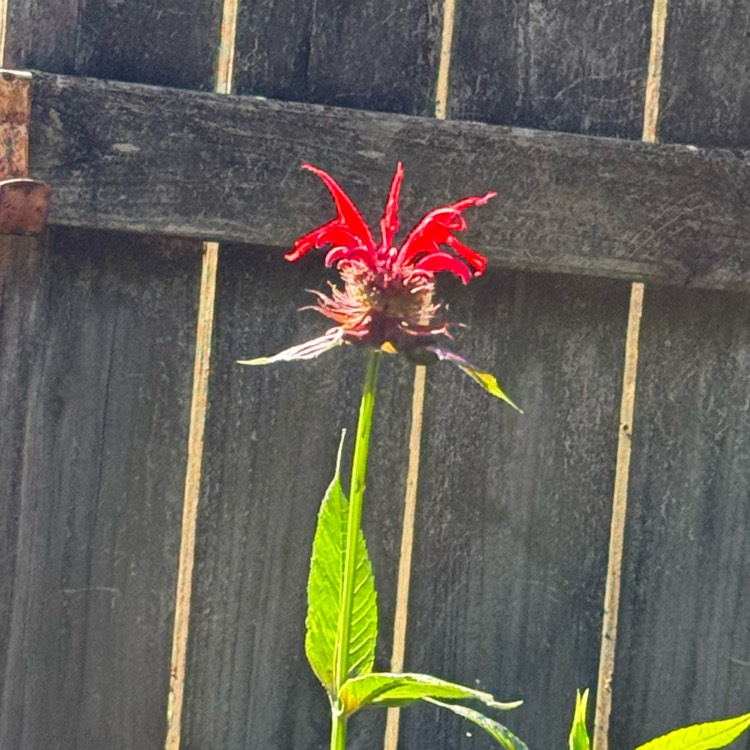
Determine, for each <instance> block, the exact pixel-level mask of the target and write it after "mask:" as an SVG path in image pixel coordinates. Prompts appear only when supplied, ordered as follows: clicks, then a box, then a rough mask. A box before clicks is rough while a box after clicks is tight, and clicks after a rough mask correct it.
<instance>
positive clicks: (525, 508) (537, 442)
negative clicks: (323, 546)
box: [402, 0, 650, 748]
mask: <svg viewBox="0 0 750 750" xmlns="http://www.w3.org/2000/svg"><path fill="white" fill-rule="evenodd" d="M457 14H458V15H457V19H456V31H455V41H454V50H453V57H454V64H453V67H452V70H451V73H450V94H449V97H448V111H449V113H450V115H451V116H452V117H458V118H471V119H480V120H484V121H490V122H499V123H503V124H513V125H521V126H527V127H541V128H546V129H561V130H571V131H573V132H583V133H590V134H599V135H610V136H625V137H633V138H635V137H638V136H639V135H640V125H641V120H642V113H643V89H644V86H645V77H646V69H647V59H648V34H647V30H648V27H649V21H650V17H649V9H648V8H647V7H646V4H645V3H642V2H635V1H634V2H628V3H621V4H618V5H617V7H616V8H613V7H612V6H610V5H607V6H606V9H605V7H604V6H601V5H600V4H596V3H584V4H580V3H579V4H570V3H552V4H546V5H545V7H544V8H542V7H541V6H540V5H539V4H535V3H523V4H520V5H519V4H515V5H511V4H509V3H490V4H488V3H481V2H472V0H467V1H466V2H462V3H459V4H458V8H457ZM479 178H480V175H478V179H479ZM481 179H482V180H483V182H482V187H483V188H484V187H493V188H496V189H497V190H498V191H499V197H498V199H497V200H498V203H499V207H498V209H497V210H502V175H496V176H493V175H481ZM488 181H489V182H488ZM485 183H487V184H485ZM477 221H481V217H477ZM484 284H485V285H486V286H485V287H484V288H483V287H482V286H481V283H480V284H477V285H475V289H474V290H470V291H469V292H468V295H467V296H468V297H472V295H477V297H478V300H481V302H480V301H476V302H475V303H471V302H467V303H464V304H466V305H468V310H469V311H470V312H469V314H470V316H471V317H472V318H473V321H472V322H473V323H474V324H473V325H472V330H471V332H469V333H467V334H465V335H464V337H463V338H465V339H466V340H467V346H470V347H473V348H474V351H476V352H477V356H476V359H478V360H479V361H481V362H482V364H483V365H487V366H491V367H493V368H494V370H495V371H497V372H498V374H499V375H501V378H502V379H503V380H504V381H506V385H507V386H508V388H509V389H511V393H512V394H513V395H514V397H516V398H518V399H519V400H520V402H521V404H522V406H524V408H525V410H526V415H525V416H523V417H521V418H520V419H517V418H516V417H515V415H512V414H509V413H507V412H503V410H501V409H493V407H495V405H492V406H491V407H490V406H488V405H487V404H486V403H484V402H483V401H482V399H481V396H482V394H481V393H480V394H476V393H473V392H472V391H471V388H470V385H469V386H463V387H457V384H456V383H455V381H453V380H451V376H450V375H448V374H443V373H436V374H435V375H430V377H429V381H428V382H430V383H431V385H430V386H429V387H428V398H427V405H426V414H427V417H426V428H425V429H426V436H425V449H424V456H423V461H422V463H423V469H424V472H423V478H422V480H421V488H420V496H421V499H420V510H419V512H418V520H417V543H416V550H415V572H414V579H413V580H414V583H413V603H412V606H411V610H410V618H414V624H413V627H412V628H411V629H410V634H409V638H410V640H409V650H408V653H407V668H409V669H415V670H420V671H421V670H425V671H431V672H437V673H439V674H443V675H445V676H446V677H449V678H455V679H461V680H464V681H468V682H473V681H475V680H476V681H479V682H480V683H481V684H482V685H484V686H485V687H487V688H488V689H493V690H496V691H498V692H499V693H500V694H501V695H502V696H503V697H523V698H524V699H526V701H527V703H526V706H524V707H523V708H521V709H519V710H518V711H517V712H514V713H513V714H509V715H507V716H506V717H505V719H506V720H507V722H508V724H509V725H510V726H512V727H513V728H514V729H517V730H518V732H519V733H520V734H521V736H523V737H524V738H525V739H527V740H528V741H529V742H530V743H532V745H533V746H547V747H553V746H564V744H565V738H566V733H567V727H568V723H569V719H570V716H571V713H572V706H573V699H574V691H575V688H576V687H583V686H585V685H589V686H591V687H593V686H594V685H595V683H596V673H597V659H598V649H599V638H600V628H601V606H602V601H603V594H604V579H605V574H606V560H607V542H608V531H609V517H610V505H611V494H612V482H613V475H614V465H615V448H616V443H617V424H618V417H617V415H618V406H619V390H620V385H621V381H622V357H623V351H624V341H625V329H626V321H627V306H628V301H627V299H628V286H627V285H626V284H604V285H602V284H601V283H600V282H589V281H585V280H573V279H570V278H565V277H559V278H553V277H546V276H537V275H531V274H501V273H496V272H493V273H491V274H490V277H489V278H488V279H486V280H485V282H484ZM456 317H457V319H461V318H460V316H459V315H456ZM552 321H554V324H553V323H552ZM553 326H554V327H556V329H557V330H556V332H555V333H552V328H553ZM546 331H549V336H548V335H547V333H546ZM531 342H535V344H536V346H532V345H531ZM573 351H576V352H578V357H577V359H576V364H575V366H572V362H570V361H569V360H568V357H569V356H570V355H571V353H572V352H573ZM581 388H583V389H584V390H585V396H583V395H581V396H580V397H576V396H575V393H576V392H577V391H578V389H581ZM580 393H581V394H583V391H580ZM446 394H448V395H446ZM474 399H478V400H479V404H476V403H475V402H474ZM565 435H568V436H569V437H568V438H566V437H564V436H565ZM574 436H575V437H574ZM454 456H455V457H454ZM420 540H421V541H420ZM416 714H417V712H416V711H415V712H414V715H410V714H409V713H408V712H407V714H406V717H405V720H404V721H405V723H404V732H403V739H402V742H403V745H404V746H407V747H408V746H414V747H430V748H433V747H436V748H439V747H455V746H464V745H465V746H466V747H469V746H471V747H476V746H477V743H480V744H481V743H482V742H485V743H487V742H489V741H487V740H483V739H478V738H475V737H472V738H471V739H469V738H465V739H459V737H464V736H465V735H464V733H465V730H466V727H464V726H461V725H460V724H459V723H458V722H457V721H456V720H455V719H454V718H453V717H447V716H442V715H438V716H439V717H440V718H438V719H437V720H435V721H430V720H429V718H428V717H431V716H433V715H434V713H430V714H428V713H427V712H426V710H423V711H422V715H421V716H418V715H416ZM471 734H473V732H471ZM481 746H483V745H481ZM488 746H489V745H488Z"/></svg>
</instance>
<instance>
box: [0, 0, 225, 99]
mask: <svg viewBox="0 0 750 750" xmlns="http://www.w3.org/2000/svg"><path fill="white" fill-rule="evenodd" d="M221 5H222V3H221V0H159V2H158V3H155V2H153V0H128V2H107V3H103V2H102V3H100V2H97V3H80V2H78V0H9V13H8V27H9V29H10V35H9V39H8V45H7V59H6V61H5V65H6V67H14V66H15V67H27V68H38V69H40V70H47V71H54V72H56V73H69V74H75V75H88V76H94V77H96V78H109V79H115V80H118V81H134V82H138V83H152V84H156V85H161V86H179V87H183V88H190V89H208V90H210V89H211V87H212V83H213V74H214V65H215V61H216V50H217V46H218V39H219V21H220V17H221Z"/></svg>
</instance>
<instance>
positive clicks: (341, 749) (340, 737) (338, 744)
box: [331, 706, 348, 750]
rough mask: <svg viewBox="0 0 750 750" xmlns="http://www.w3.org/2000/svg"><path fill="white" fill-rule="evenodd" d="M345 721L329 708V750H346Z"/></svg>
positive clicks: (344, 717) (343, 717) (344, 718)
mask: <svg viewBox="0 0 750 750" xmlns="http://www.w3.org/2000/svg"><path fill="white" fill-rule="evenodd" d="M347 721H348V719H347V718H346V716H341V714H339V713H338V712H337V711H336V710H335V709H334V707H333V706H331V750H346V730H347Z"/></svg>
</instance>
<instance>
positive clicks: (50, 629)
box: [0, 231, 198, 750]
mask: <svg viewBox="0 0 750 750" xmlns="http://www.w3.org/2000/svg"><path fill="white" fill-rule="evenodd" d="M19 244H20V243H19V242H17V241H15V242H14V241H8V240H4V241H3V248H2V269H3V273H2V279H3V290H2V297H3V300H2V308H3V317H2V329H3V330H2V336H0V340H2V342H3V346H2V355H1V357H2V367H0V371H2V373H3V387H2V397H3V402H2V403H3V410H4V413H5V414H6V416H7V422H6V429H4V430H3V449H2V451H0V454H1V455H2V488H3V495H4V498H3V505H6V504H7V506H8V507H9V508H11V509H12V511H11V513H9V514H8V515H9V516H10V517H7V518H6V519H5V520H6V521H7V522H8V526H6V527H5V532H4V533H5V534H6V540H7V541H8V545H7V546H4V547H3V558H2V568H3V572H2V576H0V579H1V580H2V581H3V584H4V585H3V589H4V594H3V598H2V599H3V601H2V604H3V610H4V611H3V617H2V618H0V620H1V621H2V623H3V631H5V632H4V633H3V636H4V637H3V639H2V653H3V665H4V669H3V673H2V675H3V677H2V707H1V710H0V715H1V716H2V722H0V746H2V747H13V748H18V749H19V750H32V749H33V748H39V747H44V748H51V749H56V748H60V750H63V749H66V750H67V748H86V747H108V748H115V749H117V750H127V749H129V748H132V747H135V746H138V747H142V748H158V747H160V746H161V744H162V742H163V737H164V721H165V714H166V691H167V683H168V665H169V637H168V636H169V633H170V632H171V617H172V606H173V588H174V579H175V564H176V555H177V545H178V533H177V530H178V529H179V511H180V508H181V496H182V480H183V477H182V474H181V471H180V467H181V466H182V465H183V464H184V452H185V451H184V437H185V434H186V429H187V413H188V410H189V392H190V377H189V370H190V368H189V363H190V361H191V358H192V346H193V336H194V326H193V316H194V299H195V295H196V291H197V290H196V289H195V279H196V270H197V260H198V257H197V254H196V253H189V252H186V251H185V249H184V247H182V246H181V244H180V243H169V242H161V243H158V244H157V243H153V242H152V243H151V244H150V245H149V246H148V247H145V246H144V244H143V243H142V241H140V240H135V241H134V240H132V239H131V238H130V237H128V236H126V235H121V236H118V235H110V234H107V235H103V234H99V235H92V234H89V233H86V232H62V231H61V232H58V233H56V234H55V237H54V240H53V242H52V243H50V245H46V244H45V243H26V245H25V246H24V245H21V246H19ZM103 261H104V262H103Z"/></svg>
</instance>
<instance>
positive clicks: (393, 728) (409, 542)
mask: <svg viewBox="0 0 750 750" xmlns="http://www.w3.org/2000/svg"><path fill="white" fill-rule="evenodd" d="M455 17H456V3H455V0H444V4H443V31H442V36H441V40H440V62H439V65H438V76H437V84H436V91H435V118H436V119H438V120H445V119H447V117H448V82H449V80H450V66H451V49H452V46H453V27H454V22H455ZM426 383H427V368H426V367H425V366H424V365H417V367H416V368H415V372H414V388H413V391H412V404H411V430H410V433H409V467H408V470H407V475H406V493H405V497H404V518H403V524H402V531H401V552H400V556H399V563H398V584H397V588H396V611H395V614H394V618H393V647H392V651H391V671H392V672H402V671H403V669H404V658H405V655H406V631H407V626H408V620H409V617H408V616H409V585H410V582H411V568H412V552H413V550H414V522H415V518H416V513H417V492H418V489H419V460H420V451H421V445H422V425H423V417H424V399H425V386H426ZM400 718H401V709H399V708H389V709H388V715H387V719H386V725H385V741H384V743H383V749H384V750H396V748H397V746H398V732H399V721H400Z"/></svg>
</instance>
